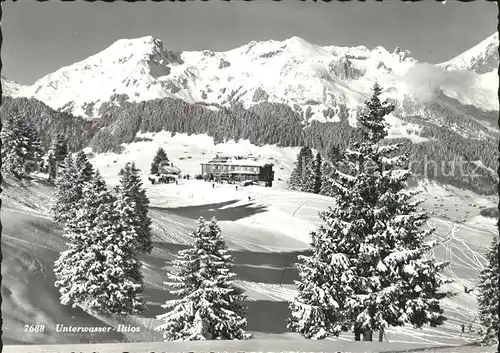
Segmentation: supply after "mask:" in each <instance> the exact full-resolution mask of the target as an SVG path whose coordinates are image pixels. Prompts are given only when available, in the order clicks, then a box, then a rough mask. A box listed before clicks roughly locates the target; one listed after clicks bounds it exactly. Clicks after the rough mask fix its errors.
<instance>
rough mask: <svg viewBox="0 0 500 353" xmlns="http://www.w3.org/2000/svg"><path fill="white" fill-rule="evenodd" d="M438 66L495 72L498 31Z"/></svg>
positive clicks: (496, 66) (450, 68)
mask: <svg viewBox="0 0 500 353" xmlns="http://www.w3.org/2000/svg"><path fill="white" fill-rule="evenodd" d="M439 66H441V67H444V68H445V69H446V70H468V71H473V72H476V73H478V74H485V73H488V72H492V71H495V72H496V71H497V70H498V32H496V33H495V34H492V35H491V36H489V37H488V38H486V39H485V40H483V41H482V42H481V43H479V44H477V45H475V46H474V47H472V48H470V49H469V50H466V51H465V52H463V53H462V54H460V55H458V56H456V57H455V58H453V59H451V60H448V61H446V62H444V63H442V64H439ZM497 80H498V77H497Z"/></svg>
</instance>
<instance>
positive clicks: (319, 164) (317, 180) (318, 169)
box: [312, 152, 323, 194]
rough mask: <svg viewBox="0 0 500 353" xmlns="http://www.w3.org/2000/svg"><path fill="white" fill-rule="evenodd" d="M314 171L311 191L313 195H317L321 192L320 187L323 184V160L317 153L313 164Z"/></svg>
mask: <svg viewBox="0 0 500 353" xmlns="http://www.w3.org/2000/svg"><path fill="white" fill-rule="evenodd" d="M313 171H314V179H313V180H314V184H313V191H312V192H314V193H315V194H319V193H320V191H321V185H322V183H323V175H322V174H321V173H322V171H323V160H322V158H321V154H319V152H318V153H317V154H316V160H315V161H314V164H313Z"/></svg>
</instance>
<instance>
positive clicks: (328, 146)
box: [1, 33, 500, 194]
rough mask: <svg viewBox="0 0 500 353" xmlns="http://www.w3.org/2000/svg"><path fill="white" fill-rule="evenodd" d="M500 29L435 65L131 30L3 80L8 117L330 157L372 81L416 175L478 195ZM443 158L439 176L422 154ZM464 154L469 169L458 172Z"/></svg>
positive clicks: (395, 54)
mask: <svg viewBox="0 0 500 353" xmlns="http://www.w3.org/2000/svg"><path fill="white" fill-rule="evenodd" d="M498 65H499V59H498V33H495V34H494V35H492V36H490V37H488V38H487V39H486V40H484V41H482V42H481V43H479V44H478V45H476V46H475V47H473V48H471V49H470V50H468V51H466V52H464V53H462V54H460V55H459V56H457V57H455V58H453V59H451V60H449V61H447V62H445V63H440V64H437V65H431V64H427V63H419V62H418V61H417V60H416V59H415V58H414V57H413V56H412V54H411V53H410V52H409V51H408V50H403V49H400V48H395V49H393V50H391V51H388V50H386V49H384V48H382V47H375V48H374V49H371V50H370V49H368V48H366V47H363V46H358V47H335V46H325V47H320V46H317V45H314V44H311V43H308V42H307V41H305V40H303V39H301V38H298V37H292V38H290V39H287V40H284V41H281V42H279V41H266V42H251V43H249V44H247V45H244V46H242V47H239V48H236V49H233V50H230V51H227V52H221V53H216V52H212V51H199V52H194V51H191V52H182V53H179V52H173V51H169V50H168V49H166V48H165V47H164V45H163V43H162V42H161V41H160V40H159V39H156V38H153V37H150V36H149V37H143V38H137V39H122V40H119V41H117V42H115V43H113V44H112V45H111V46H110V47H108V48H107V49H105V50H103V51H102V52H100V53H97V54H95V55H93V56H91V57H89V58H87V59H85V60H83V61H81V62H78V63H76V64H73V65H70V66H67V67H63V68H61V69H59V70H57V71H55V72H54V73H52V74H49V75H47V76H45V77H42V78H41V79H39V80H38V81H36V82H35V83H34V84H33V85H31V86H23V85H19V84H17V83H15V82H12V81H9V80H8V79H7V78H4V77H2V85H3V92H4V95H7V96H10V97H6V99H4V104H3V106H2V108H1V110H2V114H21V115H23V116H25V117H26V118H27V119H30V120H31V121H32V122H33V123H34V124H35V125H36V126H38V127H39V129H40V130H41V135H42V140H43V143H44V145H45V146H46V147H47V146H48V144H49V143H50V140H51V139H52V138H53V136H54V135H55V134H56V133H63V134H65V135H67V136H70V139H69V144H70V147H71V148H72V149H73V150H79V149H81V148H85V147H91V148H92V149H93V151H94V152H96V153H100V152H107V151H115V152H120V151H122V150H123V148H124V146H123V144H128V143H131V142H133V141H136V140H137V138H138V136H139V135H138V133H140V132H159V131H170V132H172V133H177V132H179V133H187V134H207V135H208V136H211V137H213V138H214V141H215V142H216V143H219V142H223V141H228V140H239V139H245V140H248V141H249V142H251V143H252V144H255V145H259V146H261V145H278V146H303V145H309V146H311V147H312V148H315V149H317V150H319V151H321V152H322V153H324V155H325V156H328V153H329V151H331V150H332V148H333V147H334V145H335V147H337V148H341V149H342V148H346V147H347V146H348V144H349V141H350V140H351V139H353V138H354V139H356V138H359V137H356V136H358V133H357V131H356V129H355V127H356V117H357V115H358V114H359V112H360V110H361V109H363V103H364V101H365V100H367V99H368V98H369V97H370V95H371V89H372V87H373V84H374V83H375V81H377V82H379V84H380V85H381V86H382V87H383V89H384V91H383V95H384V96H385V97H386V98H388V99H391V100H393V102H394V103H395V105H396V109H395V111H394V112H393V113H392V114H391V115H389V116H388V117H387V122H388V123H389V136H388V137H389V138H391V139H393V140H397V141H398V142H400V143H402V146H403V147H402V148H403V152H405V153H407V154H408V155H409V156H410V159H411V160H412V161H413V162H417V163H413V164H412V170H413V171H414V173H416V174H420V175H422V173H425V177H426V178H429V179H435V180H438V181H441V182H444V183H447V184H452V185H455V186H459V187H464V188H468V189H472V190H474V191H476V192H480V193H488V194H489V193H496V192H497V191H496V188H497V181H498V176H497V174H496V172H495V170H496V168H497V160H496V156H497V149H498V147H497V146H498V142H499V137H500V133H499V131H498V125H497V119H498V110H499V104H498V96H497V92H498V75H497V72H496V70H497V69H498ZM425 160H427V161H429V160H432V161H433V162H438V163H440V164H441V165H442V166H443V167H442V168H439V170H436V171H433V172H432V173H431V174H429V172H428V171H427V170H426V169H425V165H424V162H423V161H425ZM459 160H465V161H468V162H469V163H468V164H467V167H466V169H467V173H455V174H453V173H452V174H450V173H449V172H447V167H445V166H446V165H448V164H449V163H450V161H459Z"/></svg>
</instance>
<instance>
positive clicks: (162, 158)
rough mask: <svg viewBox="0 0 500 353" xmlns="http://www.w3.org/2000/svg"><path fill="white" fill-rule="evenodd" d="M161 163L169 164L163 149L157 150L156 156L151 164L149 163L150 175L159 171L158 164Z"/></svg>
mask: <svg viewBox="0 0 500 353" xmlns="http://www.w3.org/2000/svg"><path fill="white" fill-rule="evenodd" d="M162 162H167V163H168V162H169V159H168V157H167V153H166V152H165V150H164V149H163V148H161V147H160V148H158V150H157V151H156V155H155V157H154V158H153V162H152V163H151V174H157V173H158V171H159V167H160V163H162Z"/></svg>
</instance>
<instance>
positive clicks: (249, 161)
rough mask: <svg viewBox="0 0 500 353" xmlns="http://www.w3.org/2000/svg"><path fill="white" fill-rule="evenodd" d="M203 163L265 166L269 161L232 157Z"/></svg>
mask: <svg viewBox="0 0 500 353" xmlns="http://www.w3.org/2000/svg"><path fill="white" fill-rule="evenodd" d="M202 164H225V165H238V166H244V167H263V166H264V165H266V164H268V163H267V162H264V161H259V160H255V159H249V158H242V159H236V158H230V159H227V160H218V159H213V160H211V161H209V162H207V163H202Z"/></svg>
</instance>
